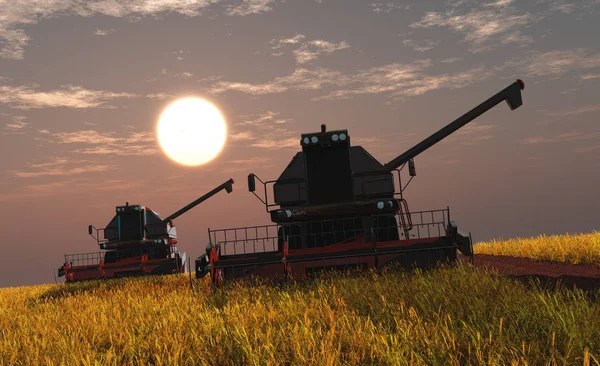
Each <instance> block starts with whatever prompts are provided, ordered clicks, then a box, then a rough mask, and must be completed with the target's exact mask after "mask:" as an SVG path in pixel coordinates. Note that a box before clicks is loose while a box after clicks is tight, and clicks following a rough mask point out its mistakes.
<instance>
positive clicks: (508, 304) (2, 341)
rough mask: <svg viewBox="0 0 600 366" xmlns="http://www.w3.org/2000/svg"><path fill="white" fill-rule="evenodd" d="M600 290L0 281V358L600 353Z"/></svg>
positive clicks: (404, 358) (572, 359)
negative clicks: (4, 285) (7, 284)
mask: <svg viewBox="0 0 600 366" xmlns="http://www.w3.org/2000/svg"><path fill="white" fill-rule="evenodd" d="M598 300H600V291H595V292H584V291H581V290H570V289H567V288H564V287H547V286H543V285H541V284H539V283H535V282H530V283H527V282H523V281H516V280H514V279H511V278H508V277H501V276H498V275H496V274H494V273H489V272H484V271H482V270H481V269H478V268H440V269H437V270H430V271H424V272H421V271H417V272H405V271H401V270H396V269H394V270H389V271H386V272H383V273H374V272H371V273H366V274H363V275H361V276H356V275H352V276H350V275H345V274H336V275H331V276H328V277H326V278H322V279H316V280H310V281H306V282H298V283H293V284H286V285H282V286H275V285H269V284H266V283H261V282H260V281H245V282H240V283H237V284H229V285H227V286H224V287H222V288H219V289H218V290H215V291H213V290H212V289H211V287H210V285H209V281H208V278H204V279H202V280H201V281H199V284H198V286H197V287H196V288H195V290H194V292H192V291H191V290H190V285H189V277H187V276H182V275H177V276H163V277H151V278H134V279H122V280H110V281H105V282H87V283H79V284H75V285H68V286H67V285H64V284H59V285H40V286H32V287H21V288H8V289H0V303H1V304H2V305H1V306H0V329H1V333H0V364H3V365H13V364H23V365H36V364H44V365H75V364H83V365H93V364H102V365H128V364H154V365H188V364H189V365H196V364H198V365H227V364H232V365H233V364H236V365H237V364H250V365H266V364H281V363H286V364H293V365H305V364H318V365H342V364H344V365H345V364H355V365H371V364H377V365H404V364H414V365H438V364H455V365H465V364H497V365H508V364H548V363H556V364H576V365H582V364H583V365H589V364H600V304H599V302H598Z"/></svg>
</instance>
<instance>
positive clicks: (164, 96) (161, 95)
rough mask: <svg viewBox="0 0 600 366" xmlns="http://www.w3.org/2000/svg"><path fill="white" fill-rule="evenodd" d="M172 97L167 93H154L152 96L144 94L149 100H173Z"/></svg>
mask: <svg viewBox="0 0 600 366" xmlns="http://www.w3.org/2000/svg"><path fill="white" fill-rule="evenodd" d="M173 97H174V96H173V95H171V94H168V93H154V94H146V98H150V99H159V100H162V99H170V98H173Z"/></svg>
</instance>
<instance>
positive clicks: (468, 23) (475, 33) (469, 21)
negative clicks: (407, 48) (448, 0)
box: [410, 0, 540, 53]
mask: <svg viewBox="0 0 600 366" xmlns="http://www.w3.org/2000/svg"><path fill="white" fill-rule="evenodd" d="M511 3H512V1H509V0H499V1H495V2H491V3H485V4H482V5H479V4H478V5H477V6H476V7H474V8H471V9H470V10H469V11H468V12H461V11H459V10H458V7H459V5H462V4H463V2H460V3H455V4H451V5H450V6H451V9H450V10H448V11H446V12H443V13H441V12H434V11H430V12H427V13H425V15H424V16H423V17H422V18H421V20H419V21H417V22H414V23H412V24H411V25H410V27H411V28H432V27H445V28H449V29H451V30H452V31H454V32H457V33H461V34H462V35H463V37H464V41H465V42H468V43H469V44H470V47H469V51H471V52H473V53H476V52H481V51H487V50H491V49H494V48H496V47H497V46H498V45H499V44H509V43H516V44H518V45H521V46H525V45H528V44H530V43H532V42H533V38H531V37H529V36H526V35H523V34H521V30H522V29H523V28H525V27H527V26H528V25H530V24H531V23H532V22H535V21H537V20H539V19H540V17H537V16H534V15H531V14H529V13H527V12H520V11H518V10H517V9H516V8H514V7H512V6H510V4H511Z"/></svg>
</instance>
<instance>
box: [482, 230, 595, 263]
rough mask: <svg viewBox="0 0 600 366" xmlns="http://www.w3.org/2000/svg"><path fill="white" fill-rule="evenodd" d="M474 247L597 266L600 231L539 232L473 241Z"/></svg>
mask: <svg viewBox="0 0 600 366" xmlns="http://www.w3.org/2000/svg"><path fill="white" fill-rule="evenodd" d="M473 250H474V251H475V254H491V255H505V256H512V257H526V258H531V259H534V260H548V261H554V262H567V263H573V264H593V265H597V266H600V231H594V232H593V233H588V234H572V235H552V236H547V235H540V236H538V237H532V238H517V239H509V240H502V239H499V240H492V241H489V242H481V243H477V244H475V245H474V246H473Z"/></svg>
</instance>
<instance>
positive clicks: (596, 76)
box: [579, 74, 600, 80]
mask: <svg viewBox="0 0 600 366" xmlns="http://www.w3.org/2000/svg"><path fill="white" fill-rule="evenodd" d="M579 78H580V79H581V80H594V79H600V74H584V75H580V76H579Z"/></svg>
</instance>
